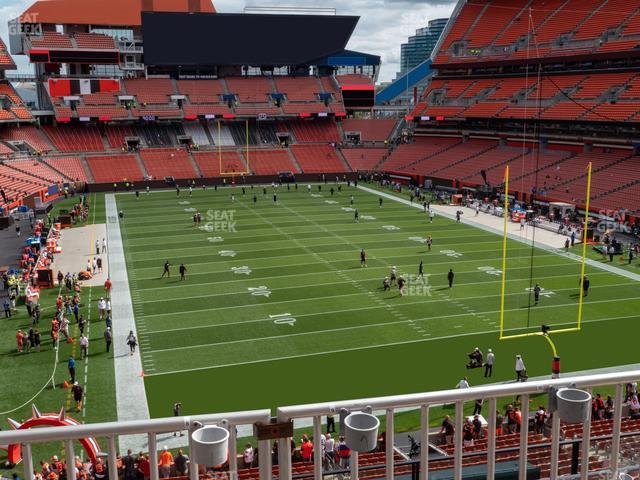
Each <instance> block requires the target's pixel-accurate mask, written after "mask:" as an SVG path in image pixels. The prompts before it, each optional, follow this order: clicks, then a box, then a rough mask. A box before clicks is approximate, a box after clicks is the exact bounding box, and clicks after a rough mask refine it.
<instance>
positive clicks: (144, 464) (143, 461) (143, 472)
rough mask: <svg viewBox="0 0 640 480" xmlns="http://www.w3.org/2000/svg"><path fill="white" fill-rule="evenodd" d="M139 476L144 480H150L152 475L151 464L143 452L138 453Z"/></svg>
mask: <svg viewBox="0 0 640 480" xmlns="http://www.w3.org/2000/svg"><path fill="white" fill-rule="evenodd" d="M138 476H139V477H141V478H142V480H149V478H150V477H151V464H150V463H149V459H148V458H147V457H145V456H144V453H142V452H140V455H138Z"/></svg>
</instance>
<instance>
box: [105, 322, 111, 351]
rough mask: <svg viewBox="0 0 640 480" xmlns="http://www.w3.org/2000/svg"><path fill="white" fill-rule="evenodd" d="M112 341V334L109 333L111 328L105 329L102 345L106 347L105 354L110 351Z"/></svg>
mask: <svg viewBox="0 0 640 480" xmlns="http://www.w3.org/2000/svg"><path fill="white" fill-rule="evenodd" d="M112 341H113V334H112V333H111V327H107V329H106V330H105V331H104V343H105V344H106V345H107V353H109V350H110V349H111V342H112Z"/></svg>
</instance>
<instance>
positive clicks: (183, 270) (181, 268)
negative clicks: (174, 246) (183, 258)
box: [180, 263, 187, 281]
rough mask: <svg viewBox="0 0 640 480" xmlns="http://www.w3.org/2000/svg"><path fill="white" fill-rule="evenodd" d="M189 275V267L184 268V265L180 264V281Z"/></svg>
mask: <svg viewBox="0 0 640 480" xmlns="http://www.w3.org/2000/svg"><path fill="white" fill-rule="evenodd" d="M186 274H187V267H185V266H184V263H181V264H180V281H182V280H185V278H186V277H185V275H186Z"/></svg>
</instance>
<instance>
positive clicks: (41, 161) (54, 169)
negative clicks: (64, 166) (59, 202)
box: [36, 157, 75, 181]
mask: <svg viewBox="0 0 640 480" xmlns="http://www.w3.org/2000/svg"><path fill="white" fill-rule="evenodd" d="M36 159H37V160H38V162H40V163H42V164H43V165H46V166H47V167H49V168H50V169H51V170H53V171H54V172H56V173H57V174H58V175H60V178H66V179H68V180H72V181H73V180H75V179H73V178H69V177H68V176H67V175H65V174H64V173H62V172H61V171H60V170H58V169H57V168H56V167H54V166H53V165H50V164H48V163H46V162H45V161H44V160H42V158H39V157H36Z"/></svg>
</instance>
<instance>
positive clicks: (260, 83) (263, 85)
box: [225, 77, 273, 103]
mask: <svg viewBox="0 0 640 480" xmlns="http://www.w3.org/2000/svg"><path fill="white" fill-rule="evenodd" d="M225 82H226V83H227V90H228V91H229V93H230V94H235V95H237V97H238V101H239V102H240V103H264V102H266V101H267V100H268V95H269V94H270V93H273V86H272V84H271V80H270V79H268V78H266V77H247V78H245V77H227V78H225Z"/></svg>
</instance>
